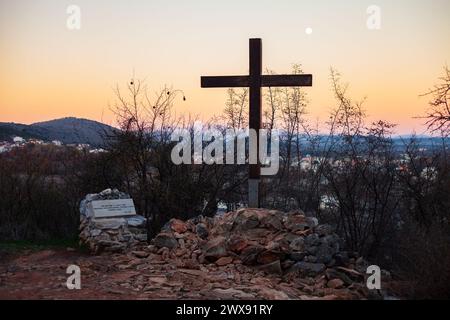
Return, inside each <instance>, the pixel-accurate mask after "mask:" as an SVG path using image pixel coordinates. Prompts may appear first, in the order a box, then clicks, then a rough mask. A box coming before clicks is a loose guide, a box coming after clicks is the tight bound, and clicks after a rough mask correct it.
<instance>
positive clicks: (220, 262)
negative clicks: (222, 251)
mask: <svg viewBox="0 0 450 320" xmlns="http://www.w3.org/2000/svg"><path fill="white" fill-rule="evenodd" d="M232 262H233V258H232V257H222V258H219V259H218V260H217V261H216V265H218V266H219V267H222V266H226V265H228V264H230V263H232Z"/></svg>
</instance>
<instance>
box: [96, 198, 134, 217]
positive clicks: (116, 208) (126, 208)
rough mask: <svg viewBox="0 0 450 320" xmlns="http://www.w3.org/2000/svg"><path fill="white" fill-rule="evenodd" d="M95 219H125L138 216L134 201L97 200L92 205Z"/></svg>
mask: <svg viewBox="0 0 450 320" xmlns="http://www.w3.org/2000/svg"><path fill="white" fill-rule="evenodd" d="M89 206H90V211H91V215H92V216H93V217H94V218H111V217H125V216H134V215H136V209H135V208H134V203H133V199H117V200H95V201H92V202H91V203H90V205H89Z"/></svg>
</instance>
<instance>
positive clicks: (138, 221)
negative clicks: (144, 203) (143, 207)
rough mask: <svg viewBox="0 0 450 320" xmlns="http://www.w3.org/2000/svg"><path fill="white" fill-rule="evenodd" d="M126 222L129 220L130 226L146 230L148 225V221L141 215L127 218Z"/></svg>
mask: <svg viewBox="0 0 450 320" xmlns="http://www.w3.org/2000/svg"><path fill="white" fill-rule="evenodd" d="M125 220H127V224H128V226H130V227H135V228H145V225H146V223H147V219H145V218H144V217H143V216H139V215H136V216H132V217H129V218H125Z"/></svg>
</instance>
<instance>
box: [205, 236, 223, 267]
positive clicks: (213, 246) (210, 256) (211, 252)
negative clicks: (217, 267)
mask: <svg viewBox="0 0 450 320" xmlns="http://www.w3.org/2000/svg"><path fill="white" fill-rule="evenodd" d="M203 252H204V256H205V259H206V260H208V261H211V262H214V261H216V260H217V259H219V258H222V257H226V256H227V255H228V254H227V249H226V245H225V237H222V236H219V237H217V238H215V239H212V240H210V241H208V242H207V243H206V245H205V247H204V249H203Z"/></svg>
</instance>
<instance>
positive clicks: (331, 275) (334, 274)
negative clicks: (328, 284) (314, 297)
mask: <svg viewBox="0 0 450 320" xmlns="http://www.w3.org/2000/svg"><path fill="white" fill-rule="evenodd" d="M325 275H326V277H327V278H328V280H334V279H339V280H341V281H342V282H343V283H344V284H345V285H347V286H349V285H351V284H352V283H353V281H352V280H351V279H350V278H349V277H348V276H347V275H346V274H345V273H342V272H339V271H337V270H335V269H327V270H326V271H325Z"/></svg>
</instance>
